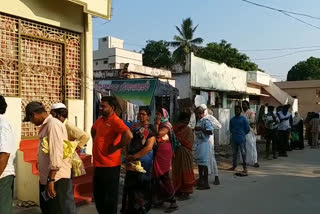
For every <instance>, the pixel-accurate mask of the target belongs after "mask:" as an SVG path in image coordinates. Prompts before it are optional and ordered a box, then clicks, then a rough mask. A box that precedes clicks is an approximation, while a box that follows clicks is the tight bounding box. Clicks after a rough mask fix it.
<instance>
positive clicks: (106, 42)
mask: <svg viewBox="0 0 320 214" xmlns="http://www.w3.org/2000/svg"><path fill="white" fill-rule="evenodd" d="M98 43H99V45H98V50H95V51H94V52H93V59H94V64H93V70H94V71H105V70H111V69H120V67H121V65H120V64H121V63H130V64H134V65H142V54H141V53H137V52H134V51H129V50H125V49H123V43H124V41H123V40H121V39H118V38H114V37H110V36H108V37H104V38H99V41H98Z"/></svg>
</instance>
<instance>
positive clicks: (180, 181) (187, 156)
mask: <svg viewBox="0 0 320 214" xmlns="http://www.w3.org/2000/svg"><path fill="white" fill-rule="evenodd" d="M189 121H190V114H188V113H186V112H182V113H181V114H180V115H179V118H178V123H177V124H176V125H174V127H173V130H174V132H175V135H176V138H177V139H178V141H179V142H180V143H181V146H180V147H179V148H178V149H177V150H176V152H175V155H174V158H173V162H172V180H173V185H174V188H175V191H176V196H178V197H179V199H180V200H187V199H189V198H190V196H189V195H190V194H192V193H193V187H194V186H195V184H196V181H195V176H194V173H193V167H192V165H193V155H192V148H193V143H194V135H193V131H192V129H191V128H190V127H189V126H188V124H189Z"/></svg>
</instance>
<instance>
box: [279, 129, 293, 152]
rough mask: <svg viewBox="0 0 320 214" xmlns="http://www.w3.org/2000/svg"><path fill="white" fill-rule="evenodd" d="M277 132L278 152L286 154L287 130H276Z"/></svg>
mask: <svg viewBox="0 0 320 214" xmlns="http://www.w3.org/2000/svg"><path fill="white" fill-rule="evenodd" d="M278 133H279V154H287V150H288V148H289V134H290V131H289V130H278Z"/></svg>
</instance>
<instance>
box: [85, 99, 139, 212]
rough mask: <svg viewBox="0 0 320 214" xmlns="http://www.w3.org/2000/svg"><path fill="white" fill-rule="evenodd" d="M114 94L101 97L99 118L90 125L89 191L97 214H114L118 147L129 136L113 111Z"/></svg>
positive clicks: (119, 162) (117, 181)
mask: <svg viewBox="0 0 320 214" xmlns="http://www.w3.org/2000/svg"><path fill="white" fill-rule="evenodd" d="M116 106H117V100H116V98H115V97H102V98H101V102H100V105H99V111H100V112H101V115H102V116H101V117H99V118H98V119H97V121H96V122H95V123H94V124H93V126H92V128H91V136H92V139H93V149H92V155H93V165H94V167H95V168H94V177H93V194H94V199H95V203H96V208H97V210H98V213H99V214H105V213H110V214H116V213H117V207H118V192H119V179H120V165H121V148H122V147H124V146H126V145H127V144H128V143H129V142H130V141H131V139H132V138H133V135H132V133H131V131H130V129H129V128H128V126H126V125H125V124H124V122H123V120H121V119H120V118H119V117H118V116H117V115H116V113H115V110H116Z"/></svg>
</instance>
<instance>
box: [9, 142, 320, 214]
mask: <svg viewBox="0 0 320 214" xmlns="http://www.w3.org/2000/svg"><path fill="white" fill-rule="evenodd" d="M240 169H241V167H240V166H239V170H240ZM220 181H221V185H220V186H213V185H211V189H210V190H202V191H198V190H196V191H195V193H194V194H193V195H192V198H191V199H190V200H188V201H184V202H179V206H180V209H179V210H178V211H176V212H174V213H181V214H182V213H183V214H207V213H208V214H287V213H290V214H319V213H320V150H311V149H310V148H309V147H307V148H306V149H305V150H303V151H293V152H289V157H288V158H279V159H277V160H271V161H263V162H261V167H260V168H259V169H252V168H250V169H249V176H248V177H236V176H234V175H233V173H232V172H227V171H220ZM210 182H211V184H212V182H213V180H212V178H211V181H210ZM163 211H164V208H163V209H153V210H151V211H150V212H149V213H151V214H159V213H163ZM15 213H19V214H22V213H28V214H37V213H39V210H37V209H35V208H33V209H29V210H28V211H26V210H20V211H19V210H16V212H15ZM79 213H80V214H87V213H96V210H95V208H94V205H89V206H82V207H80V208H79Z"/></svg>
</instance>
